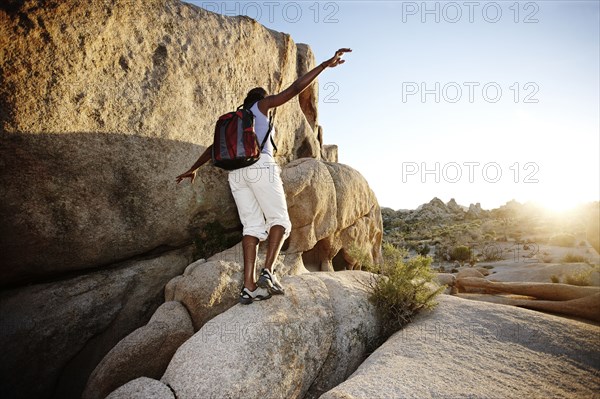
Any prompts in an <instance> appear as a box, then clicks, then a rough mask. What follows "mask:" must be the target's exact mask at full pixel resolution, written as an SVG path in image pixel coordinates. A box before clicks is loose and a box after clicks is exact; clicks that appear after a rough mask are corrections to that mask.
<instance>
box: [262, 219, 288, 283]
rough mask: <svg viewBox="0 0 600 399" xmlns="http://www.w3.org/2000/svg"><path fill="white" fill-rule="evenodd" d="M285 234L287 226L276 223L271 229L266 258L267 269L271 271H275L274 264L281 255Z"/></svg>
mask: <svg viewBox="0 0 600 399" xmlns="http://www.w3.org/2000/svg"><path fill="white" fill-rule="evenodd" d="M284 236H285V227H283V226H280V225H274V226H273V227H271V229H270V230H269V238H267V244H268V246H267V256H266V258H265V269H268V270H269V271H270V272H272V271H273V264H274V263H275V261H276V260H277V257H278V256H279V251H281V246H282V245H283V240H284Z"/></svg>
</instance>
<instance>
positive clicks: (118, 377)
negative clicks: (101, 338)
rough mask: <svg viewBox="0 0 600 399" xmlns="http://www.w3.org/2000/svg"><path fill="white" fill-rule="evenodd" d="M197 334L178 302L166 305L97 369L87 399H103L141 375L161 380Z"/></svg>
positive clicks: (85, 393)
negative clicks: (183, 348) (171, 362)
mask: <svg viewBox="0 0 600 399" xmlns="http://www.w3.org/2000/svg"><path fill="white" fill-rule="evenodd" d="M193 334H194V328H193V327H192V321H191V320H190V316H189V314H188V312H187V310H186V309H185V307H183V306H182V305H181V303H179V302H176V301H171V302H165V303H164V304H162V305H161V306H160V307H159V308H158V309H157V310H156V312H155V313H154V315H152V318H151V319H150V321H149V322H148V324H147V325H145V326H143V327H140V328H138V329H137V330H135V331H134V332H133V333H131V334H129V335H128V336H127V337H125V338H124V339H123V340H122V341H120V342H119V343H118V344H117V345H116V346H115V347H114V348H113V349H111V351H110V352H109V353H108V354H107V355H106V356H105V357H104V359H102V362H100V364H99V365H98V366H97V367H96V369H95V370H94V372H93V373H92V375H91V376H90V379H89V382H88V384H87V386H86V389H85V391H84V392H83V395H82V398H84V399H96V398H97V399H103V398H105V397H106V396H107V395H108V394H109V393H111V392H112V391H114V390H115V389H116V388H118V387H120V386H121V385H123V384H125V383H127V382H129V381H131V380H133V379H136V378H137V377H139V376H140V375H143V376H147V377H150V378H160V377H161V376H162V375H163V373H164V372H165V370H166V368H167V366H168V364H169V362H170V361H171V358H172V357H173V354H175V351H176V350H177V348H179V346H181V344H183V343H184V342H185V341H186V340H187V339H188V338H190V337H191V336H192V335H193Z"/></svg>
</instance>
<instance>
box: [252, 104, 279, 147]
mask: <svg viewBox="0 0 600 399" xmlns="http://www.w3.org/2000/svg"><path fill="white" fill-rule="evenodd" d="M250 111H252V113H253V114H254V131H255V132H256V137H258V142H259V143H262V142H263V140H264V139H265V135H266V134H267V131H268V130H269V118H267V117H266V116H265V115H264V114H263V113H262V112H260V109H258V102H256V103H254V105H253V106H252V107H250ZM271 137H273V140H274V139H275V126H273V130H271ZM261 153H262V154H269V155H271V156H273V144H271V140H270V139H267V142H266V143H265V146H264V147H263V150H262V152H261Z"/></svg>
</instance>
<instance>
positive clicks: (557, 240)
mask: <svg viewBox="0 0 600 399" xmlns="http://www.w3.org/2000/svg"><path fill="white" fill-rule="evenodd" d="M550 245H558V246H559V247H573V246H575V236H574V235H573V234H568V233H563V234H556V235H553V236H552V237H550Z"/></svg>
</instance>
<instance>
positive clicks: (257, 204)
mask: <svg viewBox="0 0 600 399" xmlns="http://www.w3.org/2000/svg"><path fill="white" fill-rule="evenodd" d="M228 180H229V187H230V188H231V193H232V194H233V198H234V199H235V204H236V205H237V209H238V213H239V215H240V220H241V222H242V225H243V226H244V232H243V234H244V235H245V236H246V235H248V236H253V237H257V238H258V239H259V240H260V241H264V240H266V239H267V237H268V235H269V230H271V227H273V226H276V225H279V226H283V228H284V229H285V233H284V236H283V239H284V240H285V239H286V238H287V237H288V236H289V235H290V231H291V230H292V223H291V222H290V217H289V215H288V210H287V203H286V200H285V192H284V191H283V183H282V181H281V168H280V167H279V165H277V163H276V162H275V160H274V159H273V157H272V156H271V155H270V154H261V156H260V159H259V160H258V162H256V163H255V164H253V165H250V166H247V167H245V168H241V169H236V170H232V171H231V172H229V177H228Z"/></svg>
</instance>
